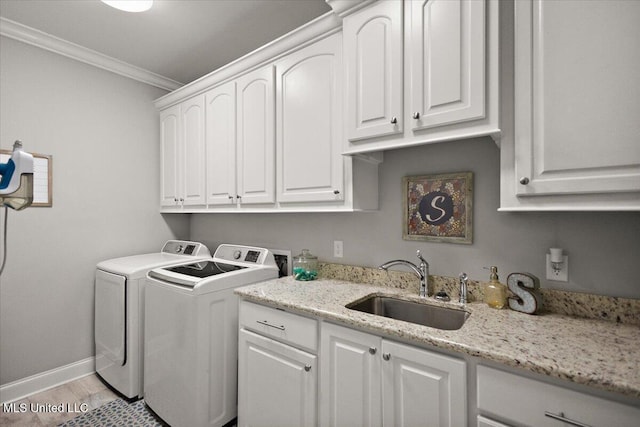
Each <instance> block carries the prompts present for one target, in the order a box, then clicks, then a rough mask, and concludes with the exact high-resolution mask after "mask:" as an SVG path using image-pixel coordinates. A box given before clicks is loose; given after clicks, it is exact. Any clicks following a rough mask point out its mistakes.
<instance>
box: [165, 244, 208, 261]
mask: <svg viewBox="0 0 640 427" xmlns="http://www.w3.org/2000/svg"><path fill="white" fill-rule="evenodd" d="M162 252H163V253H168V254H177V255H188V256H205V257H207V256H211V252H209V249H207V247H206V246H205V245H203V244H202V243H198V242H190V241H186V240H168V241H167V243H165V244H164V247H163V248H162Z"/></svg>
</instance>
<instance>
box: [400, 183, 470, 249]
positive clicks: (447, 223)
mask: <svg viewBox="0 0 640 427" xmlns="http://www.w3.org/2000/svg"><path fill="white" fill-rule="evenodd" d="M402 191H403V202H402V203H403V210H404V215H403V224H402V226H403V231H402V238H403V239H405V240H423V241H431V242H446V243H461V244H468V245H469V244H471V243H473V233H472V232H473V221H472V220H473V173H472V172H460V173H450V174H439V175H420V176H406V177H404V178H403V179H402Z"/></svg>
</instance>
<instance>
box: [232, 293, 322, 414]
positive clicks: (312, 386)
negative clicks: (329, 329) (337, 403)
mask: <svg viewBox="0 0 640 427" xmlns="http://www.w3.org/2000/svg"><path fill="white" fill-rule="evenodd" d="M239 323H240V333H239V342H238V424H237V425H238V426H239V427H247V426H252V427H258V426H265V427H268V426H271V427H273V426H282V427H286V426H292V427H293V426H300V427H303V426H315V425H316V424H317V410H316V409H317V395H318V388H317V381H318V372H317V371H318V363H317V359H318V357H317V356H316V355H315V354H312V353H310V352H309V351H305V350H302V349H301V348H297V347H302V348H308V347H314V348H315V346H316V345H317V322H316V321H315V320H313V319H308V318H304V317H301V316H296V315H293V314H290V313H285V312H283V311H280V310H276V309H272V308H269V307H264V306H259V305H256V304H252V303H248V302H244V301H243V302H241V303H240V314H239ZM254 331H255V332H254ZM294 346H296V347H294Z"/></svg>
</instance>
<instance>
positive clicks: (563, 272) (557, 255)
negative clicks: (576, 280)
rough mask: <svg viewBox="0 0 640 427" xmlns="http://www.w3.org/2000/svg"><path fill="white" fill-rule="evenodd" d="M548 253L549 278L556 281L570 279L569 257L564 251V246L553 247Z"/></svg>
mask: <svg viewBox="0 0 640 427" xmlns="http://www.w3.org/2000/svg"><path fill="white" fill-rule="evenodd" d="M549 252H550V253H548V254H547V280H553V281H556V282H568V281H569V257H568V256H567V255H564V254H563V253H562V248H551V249H549Z"/></svg>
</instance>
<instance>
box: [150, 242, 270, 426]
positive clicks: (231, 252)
mask: <svg viewBox="0 0 640 427" xmlns="http://www.w3.org/2000/svg"><path fill="white" fill-rule="evenodd" d="M278 272H279V270H278V267H277V266H276V263H275V260H274V256H273V254H272V253H271V251H269V250H268V249H262V248H254V247H248V246H237V245H220V246H219V247H218V249H217V250H216V252H215V254H214V255H213V259H212V260H210V261H208V262H198V263H191V264H189V265H182V266H175V267H166V268H157V269H154V270H151V271H150V272H149V280H148V281H147V284H146V290H145V332H144V341H145V344H144V345H145V347H144V400H145V403H146V404H147V405H148V406H149V407H150V408H151V409H152V410H153V411H154V412H155V413H156V414H157V415H158V416H160V418H162V419H163V420H164V421H165V422H167V423H169V424H170V425H171V426H172V427H182V426H184V427H203V426H223V425H225V424H227V423H229V422H230V421H232V420H233V419H234V418H236V416H237V367H238V298H237V296H236V295H234V293H233V291H234V288H237V287H239V286H244V285H248V284H251V283H255V282H260V281H264V280H270V279H274V278H277V277H278Z"/></svg>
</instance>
